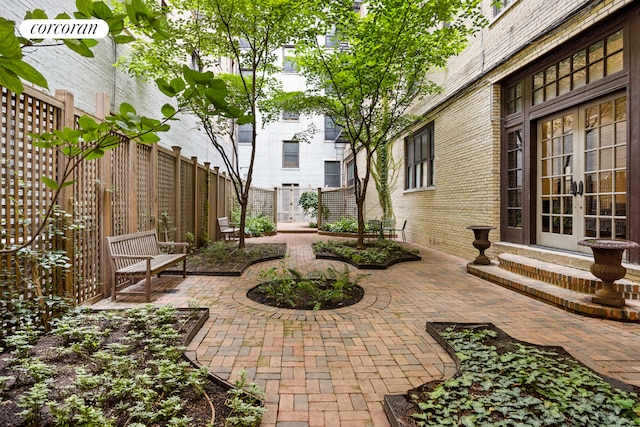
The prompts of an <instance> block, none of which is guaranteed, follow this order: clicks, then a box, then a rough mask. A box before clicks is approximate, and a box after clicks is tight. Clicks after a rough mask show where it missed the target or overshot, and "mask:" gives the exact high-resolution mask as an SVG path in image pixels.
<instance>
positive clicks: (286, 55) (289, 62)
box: [282, 46, 298, 73]
mask: <svg viewBox="0 0 640 427" xmlns="http://www.w3.org/2000/svg"><path fill="white" fill-rule="evenodd" d="M294 50H295V48H294V47H293V46H284V47H283V48H282V58H283V62H282V72H283V73H297V72H298V67H297V66H296V63H295V62H294V60H293V57H294Z"/></svg>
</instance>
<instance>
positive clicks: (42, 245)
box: [0, 88, 63, 328]
mask: <svg viewBox="0 0 640 427" xmlns="http://www.w3.org/2000/svg"><path fill="white" fill-rule="evenodd" d="M0 89H1V91H2V92H1V101H0V138H1V139H0V159H1V161H0V222H1V225H0V248H5V249H6V248H9V247H10V246H13V245H20V244H23V243H26V242H27V241H28V240H29V238H30V236H31V235H32V234H33V233H34V232H35V231H36V229H37V227H38V226H39V225H40V224H41V221H42V214H43V212H44V210H45V209H46V208H48V207H49V206H51V205H52V203H53V201H52V199H53V191H52V190H50V189H49V188H47V187H46V186H45V185H44V183H43V181H42V180H41V178H42V177H43V176H46V177H49V178H52V179H57V173H58V158H57V156H56V153H55V152H53V151H50V150H45V149H41V148H38V147H35V146H33V145H32V141H31V138H30V137H29V134H30V133H44V132H51V131H53V130H54V129H57V128H58V120H59V117H60V109H59V107H58V106H55V105H53V104H52V103H48V102H45V101H42V100H40V99H37V98H34V97H32V96H30V95H27V94H26V93H23V94H21V95H19V96H16V94H14V93H12V92H10V91H9V90H7V89H5V88H0ZM59 244H60V242H59V241H57V239H54V238H52V237H51V236H50V235H49V234H48V233H43V234H41V236H40V237H39V238H37V239H36V240H35V242H34V244H33V245H31V246H30V249H31V250H32V251H34V252H33V253H34V256H37V255H36V254H38V253H42V252H43V251H50V250H53V249H56V245H59ZM23 260H24V258H23ZM1 262H2V265H1V268H0V291H1V292H7V293H8V294H10V295H15V296H16V297H20V298H25V299H31V298H33V297H34V296H36V295H38V294H42V295H52V294H55V295H61V294H62V289H61V286H63V284H62V281H61V280H59V279H60V274H55V273H52V272H51V271H49V270H42V269H40V268H38V267H36V265H37V264H36V262H35V260H34V261H33V262H29V261H28V260H24V261H21V262H15V258H14V257H10V256H7V257H4V258H3V259H2V260H1ZM20 270H21V271H20ZM17 274H22V277H24V278H26V279H27V280H23V281H20V283H21V284H26V285H25V286H24V287H22V288H18V287H17V286H16V284H17V283H18V281H17V280H16V277H17ZM30 279H32V280H30ZM38 287H40V289H38ZM3 309H6V307H0V310H3ZM0 326H2V327H5V328H6V327H7V325H0Z"/></svg>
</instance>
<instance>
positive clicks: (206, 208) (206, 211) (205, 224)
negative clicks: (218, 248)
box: [198, 162, 211, 239]
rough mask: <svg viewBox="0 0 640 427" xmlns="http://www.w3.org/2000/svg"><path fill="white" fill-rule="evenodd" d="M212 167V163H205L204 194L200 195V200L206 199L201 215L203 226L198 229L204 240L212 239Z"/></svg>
mask: <svg viewBox="0 0 640 427" xmlns="http://www.w3.org/2000/svg"><path fill="white" fill-rule="evenodd" d="M210 167H211V163H209V162H204V174H203V175H202V176H203V177H204V194H200V196H199V197H200V198H202V199H204V200H202V202H203V203H204V211H203V212H202V213H201V214H202V218H201V219H200V220H201V221H202V224H199V226H198V229H199V230H200V235H201V236H202V238H203V239H204V237H205V236H206V238H207V239H210V238H211V233H209V224H210V222H209V216H210V215H209V211H210V210H211V205H210V204H209V168H210Z"/></svg>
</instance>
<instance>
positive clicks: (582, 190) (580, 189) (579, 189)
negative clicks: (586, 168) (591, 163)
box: [578, 181, 584, 196]
mask: <svg viewBox="0 0 640 427" xmlns="http://www.w3.org/2000/svg"><path fill="white" fill-rule="evenodd" d="M582 193H584V184H583V183H582V181H580V183H578V194H579V195H581V196H582Z"/></svg>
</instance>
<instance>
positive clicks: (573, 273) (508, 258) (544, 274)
mask: <svg viewBox="0 0 640 427" xmlns="http://www.w3.org/2000/svg"><path fill="white" fill-rule="evenodd" d="M498 260H499V263H500V268H502V269H504V270H506V271H509V272H511V273H515V274H519V275H521V276H525V277H528V278H531V279H535V280H540V281H543V282H546V283H550V284H552V285H555V286H559V287H561V288H564V289H568V290H571V291H576V292H580V293H584V294H594V293H595V292H596V291H597V290H598V289H600V287H601V281H600V279H598V278H596V277H595V276H594V275H593V274H591V273H590V272H589V271H585V270H580V269H577V268H573V267H566V266H562V265H558V264H552V263H549V262H545V261H540V260H536V259H532V258H527V257H525V256H522V255H515V254H508V253H503V254H500V255H498ZM615 286H616V288H617V289H618V290H619V291H620V292H622V294H623V296H624V298H625V299H632V300H640V284H639V283H637V282H632V281H630V280H626V279H620V280H616V283H615Z"/></svg>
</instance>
